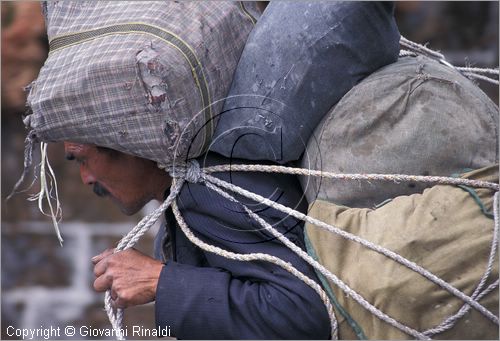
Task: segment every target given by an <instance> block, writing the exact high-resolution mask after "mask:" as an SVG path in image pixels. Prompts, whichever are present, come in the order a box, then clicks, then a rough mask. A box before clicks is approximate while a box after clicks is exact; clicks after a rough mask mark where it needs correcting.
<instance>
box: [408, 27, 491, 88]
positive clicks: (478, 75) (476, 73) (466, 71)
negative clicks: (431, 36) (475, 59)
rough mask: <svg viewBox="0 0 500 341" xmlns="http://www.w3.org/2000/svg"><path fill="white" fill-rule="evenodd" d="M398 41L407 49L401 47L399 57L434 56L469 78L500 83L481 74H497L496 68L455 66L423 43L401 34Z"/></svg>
mask: <svg viewBox="0 0 500 341" xmlns="http://www.w3.org/2000/svg"><path fill="white" fill-rule="evenodd" d="M399 43H400V45H401V46H403V47H405V48H407V49H408V50H403V49H401V50H400V51H399V56H400V57H406V56H415V55H418V54H421V55H426V56H429V57H433V58H435V59H436V60H437V61H439V62H440V63H441V64H444V65H446V66H448V67H450V68H452V69H456V70H458V71H459V72H461V73H462V74H463V75H464V76H466V77H467V78H469V79H481V80H483V81H485V82H488V83H492V84H495V85H499V84H500V83H499V81H498V80H497V79H495V78H491V77H488V76H484V75H483V74H492V75H496V76H498V75H499V71H498V69H492V68H478V67H468V66H460V67H456V66H454V65H452V64H451V63H449V62H448V61H447V60H446V58H445V57H444V55H443V54H441V53H439V52H436V51H434V50H431V49H429V48H427V47H426V46H424V45H421V44H418V43H415V42H413V41H411V40H408V39H406V38H405V37H403V36H401V39H400V41H399Z"/></svg>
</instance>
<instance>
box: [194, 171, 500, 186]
mask: <svg viewBox="0 0 500 341" xmlns="http://www.w3.org/2000/svg"><path fill="white" fill-rule="evenodd" d="M203 171H204V172H205V173H207V174H210V173H215V172H231V171H239V172H263V173H282V174H294V175H304V176H318V177H322V178H329V179H334V180H367V181H388V182H395V183H400V182H420V183H429V184H442V185H455V186H456V185H462V186H469V187H474V188H488V189H492V190H494V191H498V190H499V187H500V185H498V184H497V183H494V182H489V181H480V180H470V179H463V178H452V177H445V176H424V175H406V174H346V173H332V172H324V171H319V170H313V169H303V168H293V167H285V166H269V165H220V166H211V167H205V168H203Z"/></svg>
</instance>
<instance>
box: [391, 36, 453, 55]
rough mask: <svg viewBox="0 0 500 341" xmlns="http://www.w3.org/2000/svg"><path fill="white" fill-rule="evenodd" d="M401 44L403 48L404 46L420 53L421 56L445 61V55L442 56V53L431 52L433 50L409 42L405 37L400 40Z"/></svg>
mask: <svg viewBox="0 0 500 341" xmlns="http://www.w3.org/2000/svg"><path fill="white" fill-rule="evenodd" d="M399 43H400V44H401V45H402V46H404V47H406V48H408V49H410V50H413V51H415V52H418V53H420V54H426V55H430V56H432V57H435V58H438V59H442V60H444V59H445V58H444V55H443V54H441V53H439V52H437V51H434V50H431V49H429V48H427V47H425V46H424V45H421V44H417V43H415V42H413V41H411V40H408V39H406V38H405V37H403V36H401V39H400V40H399Z"/></svg>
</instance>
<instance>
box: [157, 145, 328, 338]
mask: <svg viewBox="0 0 500 341" xmlns="http://www.w3.org/2000/svg"><path fill="white" fill-rule="evenodd" d="M199 161H200V163H202V162H203V161H205V163H206V164H208V165H210V164H226V163H229V161H231V162H233V163H234V162H235V160H229V159H226V158H221V157H216V156H215V155H214V154H212V155H210V154H209V156H208V157H207V159H205V160H203V159H200V160H199ZM242 162H243V161H242ZM244 163H248V161H244ZM216 176H217V177H218V178H221V179H224V180H226V181H230V182H232V183H234V184H236V185H238V186H241V187H243V188H246V189H248V190H250V191H253V192H255V193H258V194H260V195H262V196H264V197H267V198H270V199H271V200H274V201H276V202H279V203H281V204H283V205H286V206H289V207H292V208H295V209H296V210H298V211H300V212H305V211H306V209H307V203H306V201H305V198H304V197H303V194H302V190H301V187H300V184H299V182H298V181H297V179H296V178H295V177H294V176H288V175H282V174H265V173H245V172H233V173H229V172H226V173H218V174H216ZM239 199H240V200H241V201H242V202H244V203H245V204H247V206H249V207H251V209H252V210H253V211H254V212H258V214H259V215H260V216H261V217H263V218H264V219H265V220H266V221H267V222H269V223H271V224H272V225H274V227H275V228H277V229H278V230H279V231H281V232H282V233H286V236H287V237H288V238H289V239H290V240H292V241H293V242H294V243H295V244H296V245H299V246H300V247H301V248H302V249H305V247H304V238H303V229H302V227H303V224H301V223H299V222H298V221H297V220H296V219H294V218H292V217H287V216H286V215H285V214H283V213H281V212H279V211H276V210H274V209H271V208H267V207H265V206H262V205H259V204H257V203H255V202H251V201H250V200H248V199H243V198H239ZM178 204H179V208H180V210H181V212H182V215H183V217H184V219H185V221H186V222H187V224H188V225H189V227H190V228H191V229H192V230H193V231H194V232H195V234H196V236H198V237H199V238H200V239H202V240H203V241H205V242H207V243H209V244H212V245H215V246H219V247H221V248H223V249H226V250H228V251H232V252H237V253H250V252H262V253H267V254H271V255H274V256H277V257H279V258H281V259H283V260H285V261H287V262H290V263H292V264H293V265H294V266H295V267H296V268H297V269H298V270H300V271H301V272H302V273H304V274H306V275H307V276H309V277H310V278H313V279H315V280H316V281H317V279H316V276H315V274H314V270H313V269H312V268H311V267H310V266H308V265H307V264H306V263H305V262H304V261H303V260H302V259H300V258H299V257H298V256H297V255H296V254H295V253H293V252H292V251H290V250H289V249H288V248H287V247H286V246H284V245H283V244H282V243H281V242H279V241H277V240H276V239H274V238H272V237H271V236H270V234H269V233H266V232H264V231H262V230H261V228H260V227H259V225H258V224H257V223H256V222H254V221H253V220H252V219H251V218H250V217H249V216H248V215H247V214H245V213H244V212H243V209H242V208H241V206H239V205H237V204H235V203H233V202H230V201H228V200H227V199H224V198H222V197H221V196H220V195H219V194H216V193H214V192H213V191H211V190H209V189H207V188H206V187H205V186H203V185H199V184H186V185H184V187H183V189H182V192H181V194H180V197H179V199H178ZM166 218H167V230H168V234H167V237H166V238H165V233H163V232H162V231H160V232H159V234H158V236H157V239H156V246H157V247H156V252H157V256H160V255H159V254H158V251H160V250H161V249H163V250H164V252H166V253H167V254H168V253H170V255H169V257H171V258H170V259H169V260H168V261H167V262H166V265H165V266H164V268H163V270H162V272H161V275H160V280H159V282H158V287H157V293H156V323H157V326H160V327H164V326H169V327H170V330H171V331H172V334H173V335H175V336H176V337H178V338H182V339H191V338H193V339H248V338H250V339H282V338H293V339H308V338H312V339H325V338H328V337H329V333H330V325H329V318H328V315H327V312H326V309H325V307H324V305H323V303H322V301H321V300H320V298H319V296H318V295H317V294H316V292H315V291H313V290H312V289H311V288H310V287H309V286H307V285H306V284H304V283H303V282H302V281H300V280H299V279H297V278H296V277H294V276H293V275H291V274H289V273H288V272H287V271H285V270H283V269H282V268H280V267H278V266H276V265H274V264H270V263H267V262H239V261H233V260H229V259H226V258H223V257H220V256H218V255H215V254H212V253H207V252H204V251H202V250H200V249H199V248H197V247H195V246H194V245H193V244H192V243H191V242H190V241H188V240H187V238H186V237H185V235H184V234H183V232H182V231H181V230H180V229H179V228H178V227H176V223H175V220H174V217H173V214H172V213H171V211H170V212H167V215H166Z"/></svg>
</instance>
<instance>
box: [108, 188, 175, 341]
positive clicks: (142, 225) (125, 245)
mask: <svg viewBox="0 0 500 341" xmlns="http://www.w3.org/2000/svg"><path fill="white" fill-rule="evenodd" d="M183 183H184V180H182V179H181V180H179V181H177V182H175V183H174V184H172V186H171V187H172V188H171V190H170V194H169V195H168V197H167V199H165V201H164V202H163V203H162V204H161V205H160V206H159V207H158V208H157V209H155V210H154V211H153V212H151V213H150V214H148V215H147V216H145V217H144V218H142V219H141V221H140V222H139V223H138V224H137V225H136V226H135V227H134V228H133V229H132V230H131V231H130V232H129V233H127V235H126V236H124V237H123V238H122V239H121V240H120V242H119V243H118V246H117V247H116V248H115V251H114V253H117V252H120V251H123V250H126V249H129V248H131V247H133V246H134V245H135V244H136V243H137V241H138V240H139V239H140V238H141V237H142V236H143V235H144V234H145V233H146V232H147V231H148V230H149V229H150V228H151V226H153V225H154V223H155V222H156V221H157V220H158V218H159V217H160V216H161V215H162V214H163V213H164V212H165V210H166V209H167V208H168V207H169V206H170V205H171V203H172V202H173V201H174V199H175V198H176V197H177V195H178V194H179V192H180V190H181V187H182V185H183ZM104 308H105V310H106V314H107V315H108V318H109V321H110V322H111V326H112V327H113V329H114V331H115V333H116V338H117V339H118V340H125V337H124V336H123V329H122V326H123V309H120V308H118V309H116V310H115V309H114V308H113V300H112V298H111V290H107V291H106V293H105V295H104Z"/></svg>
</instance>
